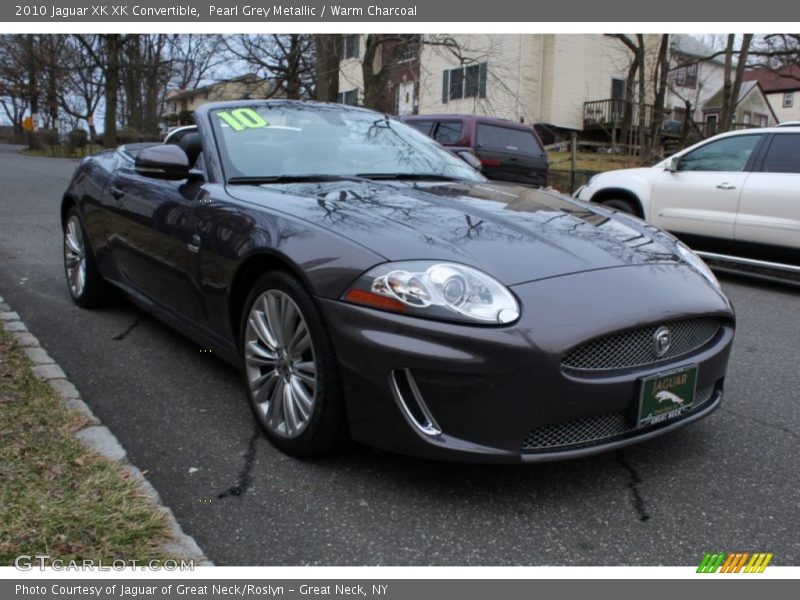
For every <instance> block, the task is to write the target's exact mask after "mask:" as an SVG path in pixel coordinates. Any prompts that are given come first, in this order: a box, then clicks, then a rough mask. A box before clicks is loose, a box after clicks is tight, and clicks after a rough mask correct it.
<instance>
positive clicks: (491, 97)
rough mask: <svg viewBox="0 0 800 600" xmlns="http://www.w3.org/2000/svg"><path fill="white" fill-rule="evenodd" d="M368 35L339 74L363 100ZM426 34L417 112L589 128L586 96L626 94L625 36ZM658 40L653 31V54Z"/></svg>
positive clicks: (344, 90)
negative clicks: (362, 65) (586, 120)
mask: <svg viewBox="0 0 800 600" xmlns="http://www.w3.org/2000/svg"><path fill="white" fill-rule="evenodd" d="M348 37H355V36H348ZM361 37H362V39H361V42H360V54H358V56H356V55H355V54H353V53H352V52H351V54H350V55H349V56H347V57H345V58H343V60H342V61H341V63H340V77H339V90H340V98H341V99H344V98H345V97H346V98H347V99H349V100H351V101H352V100H355V99H356V98H357V101H358V102H359V103H360V102H361V99H362V98H363V89H362V77H361V61H360V57H361V56H363V48H364V40H363V36H361ZM423 37H424V39H423V41H422V43H421V44H420V49H419V81H418V84H417V86H416V88H415V93H416V98H415V102H414V111H413V112H414V113H415V114H417V113H418V114H436V113H439V114H441V113H445V114H458V113H461V114H463V113H469V114H484V115H490V116H495V117H500V118H504V119H509V120H512V121H517V122H525V123H531V124H534V123H538V124H542V125H545V126H546V127H549V128H552V129H557V130H561V131H564V130H582V129H583V126H584V119H585V114H584V110H585V107H584V103H585V102H587V101H590V100H608V99H611V98H624V93H625V80H626V75H627V71H628V67H629V65H630V62H631V60H632V56H631V52H630V51H629V50H628V49H627V48H626V47H625V45H624V44H623V43H622V42H621V41H619V40H618V39H615V38H612V37H609V36H605V35H602V34H460V35H425V36H423ZM658 41H659V36H657V35H648V36H646V45H647V47H648V60H649V61H652V60H654V57H655V52H656V51H657V47H658ZM351 49H352V45H351ZM648 87H650V86H648Z"/></svg>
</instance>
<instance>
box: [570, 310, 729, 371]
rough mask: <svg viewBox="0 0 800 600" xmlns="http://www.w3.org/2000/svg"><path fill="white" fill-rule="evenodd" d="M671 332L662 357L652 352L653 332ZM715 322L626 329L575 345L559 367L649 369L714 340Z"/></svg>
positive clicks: (594, 369)
mask: <svg viewBox="0 0 800 600" xmlns="http://www.w3.org/2000/svg"><path fill="white" fill-rule="evenodd" d="M662 326H666V327H668V328H669V330H670V334H671V336H670V337H671V343H670V347H669V350H668V351H667V353H666V354H664V355H663V356H657V355H656V352H655V335H656V331H658V329H659V328H660V327H662ZM719 328H720V323H719V321H718V320H717V319H708V318H701V319H684V320H682V321H670V322H667V323H658V324H655V325H648V326H646V327H639V328H637V329H629V330H628V331H621V332H619V333H614V334H611V335H607V336H605V337H601V338H596V339H594V340H591V341H589V342H586V343H585V344H581V345H580V346H576V347H575V348H573V349H572V350H570V351H569V352H567V354H566V355H565V356H564V359H563V360H562V361H561V366H562V367H563V368H564V369H567V370H573V371H611V370H615V369H627V368H631V367H642V366H648V365H652V364H656V363H660V362H663V361H668V360H672V359H675V358H679V357H681V356H685V355H687V354H690V353H692V352H694V351H695V350H698V349H699V348H702V347H703V346H705V345H706V344H708V343H709V342H710V341H711V340H713V339H714V337H716V335H717V332H718V331H719Z"/></svg>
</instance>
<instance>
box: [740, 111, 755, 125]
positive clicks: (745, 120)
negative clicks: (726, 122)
mask: <svg viewBox="0 0 800 600" xmlns="http://www.w3.org/2000/svg"><path fill="white" fill-rule="evenodd" d="M752 120H753V119H752V115H751V114H750V113H749V112H747V111H745V112H743V113H742V123H743V124H744V125H750V123H751V121H752Z"/></svg>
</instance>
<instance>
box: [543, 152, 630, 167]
mask: <svg viewBox="0 0 800 600" xmlns="http://www.w3.org/2000/svg"><path fill="white" fill-rule="evenodd" d="M547 158H548V160H549V161H550V170H552V171H569V170H571V169H572V155H571V154H570V153H569V152H548V153H547ZM576 158H577V162H576V169H577V170H578V171H613V170H614V169H627V168H629V167H640V166H642V165H641V164H640V163H639V157H638V156H627V155H624V154H600V153H597V152H578V154H577V157H576Z"/></svg>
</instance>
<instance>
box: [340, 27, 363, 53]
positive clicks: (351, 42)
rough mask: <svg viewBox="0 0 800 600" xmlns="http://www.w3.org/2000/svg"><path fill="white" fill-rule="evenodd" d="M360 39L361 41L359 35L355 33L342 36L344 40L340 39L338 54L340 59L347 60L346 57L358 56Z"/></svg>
mask: <svg viewBox="0 0 800 600" xmlns="http://www.w3.org/2000/svg"><path fill="white" fill-rule="evenodd" d="M360 41H361V36H359V35H358V34H357V33H356V34H351V35H346V36H344V40H343V41H342V52H341V54H340V55H339V58H340V59H341V60H347V59H348V58H358V56H359V42H360Z"/></svg>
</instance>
